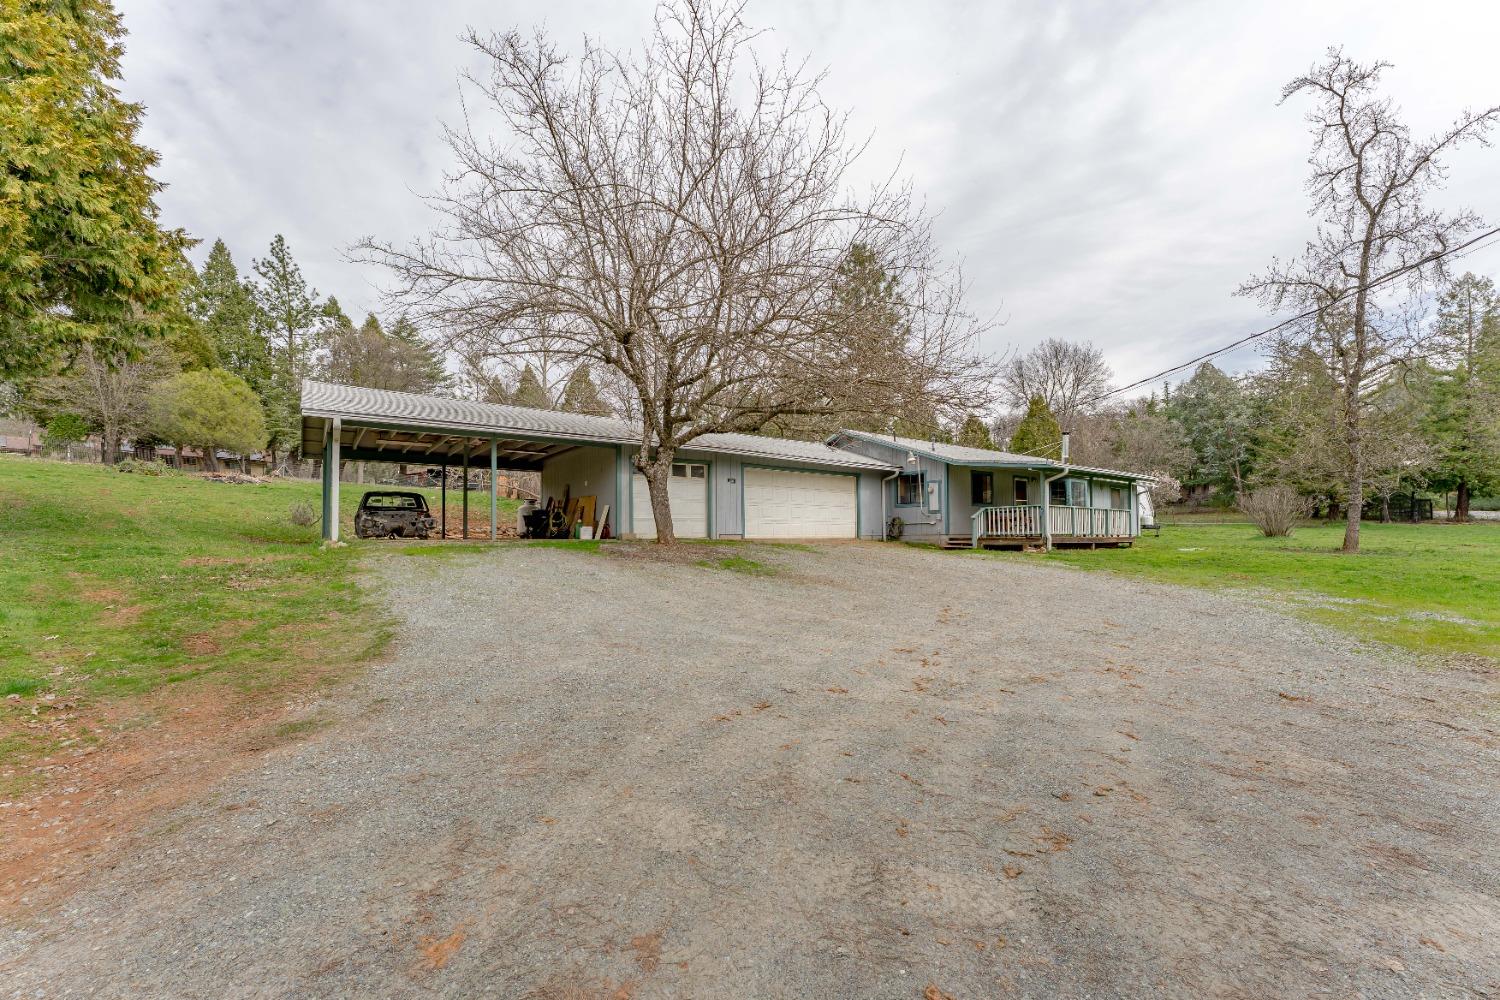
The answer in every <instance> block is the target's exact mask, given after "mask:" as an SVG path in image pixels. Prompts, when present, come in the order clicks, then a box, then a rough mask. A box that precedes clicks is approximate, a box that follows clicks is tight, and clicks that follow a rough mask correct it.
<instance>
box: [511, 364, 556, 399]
mask: <svg viewBox="0 0 1500 1000" xmlns="http://www.w3.org/2000/svg"><path fill="white" fill-rule="evenodd" d="M510 402H511V405H512V406H530V407H533V408H535V409H538V410H550V409H552V400H550V399H548V398H547V390H546V389H543V388H542V380H541V379H539V378H537V377H536V371H535V370H534V369H533V368H532V367H531V366H530V365H527V366H526V367H525V368H523V369H521V379H520V381H519V382H517V383H516V391H515V392H513V393H511V397H510Z"/></svg>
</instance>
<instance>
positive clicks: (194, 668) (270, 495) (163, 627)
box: [0, 458, 516, 762]
mask: <svg viewBox="0 0 1500 1000" xmlns="http://www.w3.org/2000/svg"><path fill="white" fill-rule="evenodd" d="M369 488H378V487H368V486H356V485H354V484H348V483H346V484H344V489H343V491H342V495H341V507H342V514H343V516H342V519H341V520H342V534H343V537H345V538H348V539H349V540H350V541H351V544H350V545H348V546H346V547H340V548H331V549H325V548H323V547H322V546H321V545H320V539H319V528H318V526H317V525H313V526H311V527H296V526H294V525H293V524H292V523H291V520H290V518H289V516H288V513H289V510H290V508H291V507H292V505H293V504H294V503H297V502H304V503H308V504H311V505H312V507H313V509H314V510H315V511H316V510H318V509H320V501H319V495H320V490H319V485H318V484H317V483H307V482H276V483H268V484H265V485H231V484H227V483H213V482H207V481H204V480H202V479H199V478H197V477H194V476H184V475H170V476H143V475H139V474H126V473H119V472H115V471H113V470H111V469H106V468H103V467H101V466H97V465H69V464H67V463H62V462H41V461H34V460H26V459H16V458H0V544H3V549H4V558H3V559H0V698H5V700H4V701H0V762H3V761H7V760H13V759H17V758H20V757H23V756H25V755H26V754H27V753H28V752H36V751H43V750H46V749H47V746H46V742H47V737H45V736H43V735H41V734H42V733H43V732H45V729H44V728H38V727H33V726H25V725H24V724H22V723H23V722H24V720H22V719H20V716H21V715H23V714H26V713H28V712H29V710H30V706H31V705H32V704H36V703H37V702H38V701H39V700H44V699H45V698H46V696H47V695H49V694H53V695H55V696H56V698H55V699H54V700H55V701H62V700H66V699H81V702H80V704H81V705H82V706H84V708H88V707H90V706H96V705H97V704H98V703H99V702H101V701H109V700H117V699H125V698H132V697H138V696H141V695H145V694H149V693H150V692H153V691H156V690H158V689H161V688H163V687H164V686H166V685H171V684H175V683H179V682H182V681H187V680H193V679H199V678H201V679H204V680H205V681H206V682H210V683H223V684H225V685H227V686H228V687H229V688H231V689H232V690H233V691H236V692H240V693H256V692H265V691H277V690H280V689H281V688H282V687H284V686H287V685H294V684H298V683H303V682H306V681H307V680H308V679H309V678H320V677H332V676H337V675H338V673H339V672H340V671H341V670H343V669H344V668H346V667H348V666H350V665H352V664H355V663H358V662H359V661H361V660H364V659H367V658H368V657H369V656H371V655H373V654H374V653H375V652H377V651H378V650H379V649H380V648H381V646H382V645H383V644H384V643H385V642H386V641H387V640H388V638H389V636H390V631H389V623H388V622H387V621H386V620H385V619H384V618H383V617H382V616H380V615H378V614H376V613H375V612H373V611H372V610H371V608H370V606H369V604H368V603H367V601H366V599H365V596H364V595H363V593H362V592H361V591H360V589H359V588H358V586H357V585H356V583H355V579H354V577H355V568H356V560H357V559H358V557H359V554H360V553H361V552H367V551H370V550H372V549H374V548H376V547H378V546H381V545H386V544H390V543H386V542H377V541H369V542H361V541H357V540H354V539H353V531H352V525H353V512H354V509H355V507H356V506H357V505H358V503H359V498H360V496H361V495H362V494H363V492H364V491H365V490H366V489H369ZM422 492H424V493H427V494H428V495H429V496H432V495H434V494H435V493H436V491H433V490H424V491H422ZM449 499H450V501H451V500H452V497H450V498H449ZM471 500H472V497H471ZM480 506H481V507H482V514H483V515H486V516H485V517H484V520H485V521H486V523H487V521H488V518H487V515H488V513H489V507H488V495H486V496H485V498H484V502H483V503H482V504H481V505H480ZM515 506H516V505H515V502H514V501H509V502H504V506H503V508H502V514H501V516H502V517H505V516H507V515H509V516H514V510H515ZM455 507H456V505H454V504H452V503H451V502H450V510H449V516H450V522H449V523H450V524H451V523H452V520H451V519H452V517H453V516H454V510H455ZM432 547H433V548H434V549H441V550H444V551H446V550H448V549H449V548H450V547H449V546H442V545H440V544H439V543H433V546H432ZM451 548H453V549H459V548H461V546H451ZM413 551H418V550H416V549H413ZM9 695H16V696H18V698H15V699H12V698H7V697H6V696H9Z"/></svg>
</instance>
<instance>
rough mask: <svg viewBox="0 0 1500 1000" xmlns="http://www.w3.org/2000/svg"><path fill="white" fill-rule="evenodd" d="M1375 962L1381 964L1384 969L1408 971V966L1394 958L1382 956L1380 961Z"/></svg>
mask: <svg viewBox="0 0 1500 1000" xmlns="http://www.w3.org/2000/svg"><path fill="white" fill-rule="evenodd" d="M1375 964H1376V965H1378V966H1380V967H1381V968H1382V969H1390V970H1391V971H1392V972H1405V971H1406V966H1404V965H1402V964H1401V963H1400V962H1399V961H1397V960H1396V959H1394V958H1382V959H1381V960H1380V961H1378V962H1376V963H1375Z"/></svg>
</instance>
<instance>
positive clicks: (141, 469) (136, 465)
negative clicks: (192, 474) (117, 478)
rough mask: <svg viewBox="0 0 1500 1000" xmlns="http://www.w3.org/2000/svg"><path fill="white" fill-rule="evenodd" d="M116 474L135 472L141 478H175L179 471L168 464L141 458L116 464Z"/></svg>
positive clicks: (129, 459) (128, 459)
mask: <svg viewBox="0 0 1500 1000" xmlns="http://www.w3.org/2000/svg"><path fill="white" fill-rule="evenodd" d="M115 471H116V472H133V473H135V474H136V475H140V476H175V475H177V470H176V469H174V468H172V467H171V466H170V465H168V464H167V463H166V462H147V461H144V460H142V459H139V458H127V459H125V460H124V461H122V462H116V463H115Z"/></svg>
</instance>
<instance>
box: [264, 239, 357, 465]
mask: <svg viewBox="0 0 1500 1000" xmlns="http://www.w3.org/2000/svg"><path fill="white" fill-rule="evenodd" d="M252 264H253V265H254V268H255V273H256V274H257V275H259V277H260V280H259V281H258V282H256V283H255V284H254V285H253V286H252V289H253V293H254V298H255V304H256V313H255V315H256V318H257V320H258V321H259V324H260V329H261V333H262V335H263V336H264V337H265V338H266V340H267V342H268V344H269V347H270V352H271V378H270V384H269V386H268V387H267V390H266V391H265V392H264V393H262V399H263V401H264V405H265V413H266V432H267V437H268V439H269V442H268V447H269V448H270V449H271V452H272V453H273V454H276V453H282V454H290V453H291V452H293V451H295V450H296V448H297V447H298V446H299V445H300V443H301V440H302V429H301V426H300V422H299V420H298V412H299V410H300V408H301V398H302V386H301V380H302V376H303V375H304V374H305V373H306V370H307V369H308V368H309V367H310V365H309V360H310V359H309V358H308V357H307V354H308V353H310V352H308V351H307V350H306V348H307V343H306V342H307V340H308V338H309V337H311V336H312V335H313V332H314V330H315V329H317V326H318V323H319V319H320V318H322V319H323V321H324V323H325V324H326V323H327V322H329V320H330V317H329V316H328V314H327V313H326V311H325V310H324V309H321V308H320V307H319V306H318V293H317V292H316V291H314V290H313V289H312V288H310V287H308V284H307V281H306V279H305V278H303V277H302V269H301V268H299V267H298V266H297V262H296V261H295V260H293V259H292V254H291V251H290V250H289V249H288V248H287V245H286V239H285V238H284V237H283V236H282V235H281V234H280V233H278V234H277V235H276V237H275V239H273V240H272V241H271V250H270V253H269V254H267V256H266V257H265V259H263V260H255V261H252ZM335 308H337V303H335Z"/></svg>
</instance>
